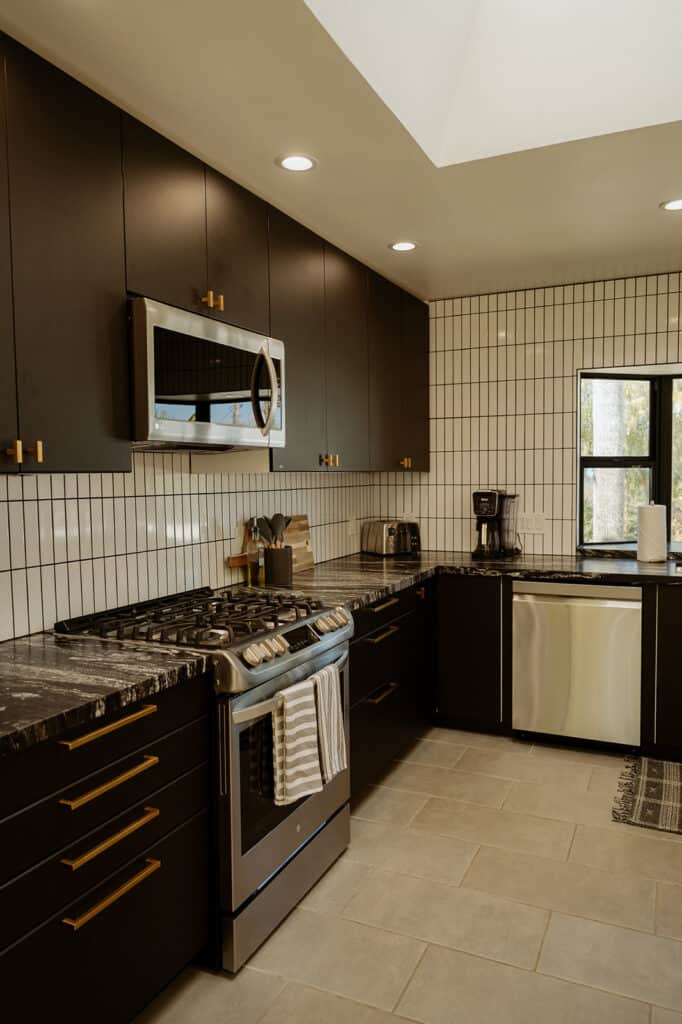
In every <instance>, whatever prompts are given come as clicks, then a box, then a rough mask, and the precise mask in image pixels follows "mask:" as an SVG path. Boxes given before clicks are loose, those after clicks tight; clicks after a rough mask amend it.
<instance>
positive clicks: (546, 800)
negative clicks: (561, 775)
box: [502, 782, 613, 827]
mask: <svg viewBox="0 0 682 1024" xmlns="http://www.w3.org/2000/svg"><path fill="white" fill-rule="evenodd" d="M502 806H503V807H504V810H505V811H517V812H520V813H522V814H532V815H535V816H536V817H539V818H554V819H555V820H557V821H572V822H574V823H575V824H578V823H580V824H581V825H602V826H605V827H606V826H608V825H610V824H611V821H612V819H611V808H612V806H613V797H612V796H611V795H607V794H606V793H585V792H580V791H577V790H575V789H573V788H570V787H569V788H568V789H567V788H565V787H564V786H554V785H549V786H548V785H540V784H539V783H535V782H514V783H513V784H512V788H511V790H510V792H509V795H508V796H507V799H506V800H505V802H504V804H503V805H502Z"/></svg>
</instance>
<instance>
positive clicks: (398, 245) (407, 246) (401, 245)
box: [389, 242, 417, 252]
mask: <svg viewBox="0 0 682 1024" xmlns="http://www.w3.org/2000/svg"><path fill="white" fill-rule="evenodd" d="M416 248H417V243H416V242H391V244H390V245H389V249H393V252H412V250H413V249H416Z"/></svg>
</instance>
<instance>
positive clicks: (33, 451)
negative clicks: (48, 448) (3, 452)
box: [24, 441, 45, 463]
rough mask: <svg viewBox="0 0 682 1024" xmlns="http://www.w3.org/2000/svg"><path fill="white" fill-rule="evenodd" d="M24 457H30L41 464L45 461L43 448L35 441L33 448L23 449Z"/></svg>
mask: <svg viewBox="0 0 682 1024" xmlns="http://www.w3.org/2000/svg"><path fill="white" fill-rule="evenodd" d="M24 454H25V455H32V456H33V457H34V458H35V460H36V462H39V463H42V462H44V461H45V446H44V445H43V442H42V441H36V445H35V448H24Z"/></svg>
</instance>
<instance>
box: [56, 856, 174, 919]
mask: <svg viewBox="0 0 682 1024" xmlns="http://www.w3.org/2000/svg"><path fill="white" fill-rule="evenodd" d="M145 864H146V865H147V866H146V867H144V868H142V871H138V872H137V874H136V875H133V877H132V878H129V879H128V881H127V882H124V883H123V885H120V886H119V887H118V889H115V890H114V891H113V892H112V893H110V895H109V896H105V898H104V899H103V900H102V902H101V903H96V904H95V906H94V907H90V909H89V910H86V911H85V913H84V914H81V916H80V917H63V918H62V924H66V925H68V926H69V928H73V930H74V931H75V932H77V931H78V929H79V928H82V927H83V925H84V924H87V923H88V921H92V919H93V917H97V915H98V914H101V913H102V911H103V910H106V909H107V907H110V906H111V904H112V903H116V902H117V901H118V900H120V898H121V896H125V894H126V893H127V892H130V890H131V889H134V888H135V886H137V885H139V884H140V882H144V880H145V878H149V876H150V875H153V874H154V872H155V871H158V870H159V868H160V867H161V861H160V860H154V859H153V858H152V857H147V858H146V859H145Z"/></svg>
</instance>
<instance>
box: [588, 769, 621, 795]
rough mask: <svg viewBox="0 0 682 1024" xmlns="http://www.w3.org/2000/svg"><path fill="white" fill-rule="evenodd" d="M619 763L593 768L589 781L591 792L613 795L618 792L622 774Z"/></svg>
mask: <svg viewBox="0 0 682 1024" xmlns="http://www.w3.org/2000/svg"><path fill="white" fill-rule="evenodd" d="M621 771H622V769H621V767H620V766H618V765H615V764H614V765H604V766H601V767H596V768H593V769H592V775H591V776H590V781H589V782H588V783H587V790H588V792H589V793H608V794H610V795H611V796H612V797H613V796H615V795H616V793H617V792H618V780H619V779H620V776H621Z"/></svg>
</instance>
